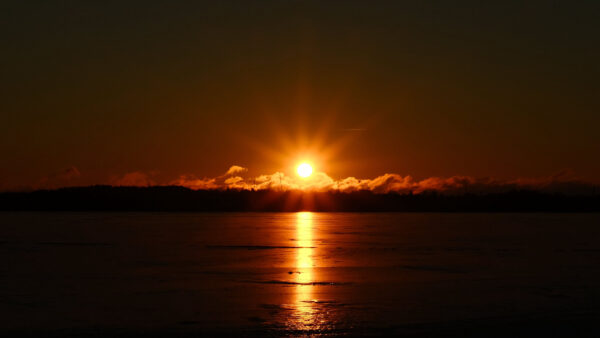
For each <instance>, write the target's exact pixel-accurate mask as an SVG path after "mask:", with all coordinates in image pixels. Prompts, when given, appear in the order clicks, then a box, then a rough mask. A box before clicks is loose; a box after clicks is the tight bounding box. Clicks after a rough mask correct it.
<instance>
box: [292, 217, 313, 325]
mask: <svg viewBox="0 0 600 338" xmlns="http://www.w3.org/2000/svg"><path fill="white" fill-rule="evenodd" d="M296 240H297V243H298V244H297V245H298V247H300V248H299V249H297V256H296V270H297V271H296V273H295V274H294V275H295V282H296V283H297V284H296V293H295V302H294V303H295V307H296V309H297V321H296V323H295V326H296V327H297V328H298V329H310V328H311V327H312V326H314V325H315V324H316V323H315V320H316V318H315V312H314V308H313V303H314V301H315V299H314V296H313V288H314V285H313V284H312V283H313V282H314V280H313V278H314V273H313V268H314V262H313V257H312V256H313V246H314V244H313V214H312V213H311V212H299V213H297V219H296Z"/></svg>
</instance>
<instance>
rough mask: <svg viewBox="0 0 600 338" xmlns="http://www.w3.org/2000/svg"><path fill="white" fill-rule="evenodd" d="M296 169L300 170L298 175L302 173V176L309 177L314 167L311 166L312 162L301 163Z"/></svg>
mask: <svg viewBox="0 0 600 338" xmlns="http://www.w3.org/2000/svg"><path fill="white" fill-rule="evenodd" d="M296 171H297V172H298V175H300V177H308V176H310V174H312V171H313V169H312V167H311V166H310V164H308V163H301V164H300V165H299V166H298V168H297V169H296Z"/></svg>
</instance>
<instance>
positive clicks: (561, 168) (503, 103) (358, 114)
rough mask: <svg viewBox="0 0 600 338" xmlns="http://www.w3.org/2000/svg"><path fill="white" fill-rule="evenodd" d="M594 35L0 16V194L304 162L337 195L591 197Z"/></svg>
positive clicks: (476, 24) (442, 18) (328, 11)
mask: <svg viewBox="0 0 600 338" xmlns="http://www.w3.org/2000/svg"><path fill="white" fill-rule="evenodd" d="M599 17H600V3H599V2H597V1H527V2H523V1H496V2H492V1H484V2H481V1H406V2H403V1H343V2H342V1H214V2H200V1H197V2H189V1H181V2H178V1H169V2H165V1H149V0H146V1H88V2H81V1H53V2H49V1H3V2H2V3H1V4H0V40H1V41H2V45H1V46H0V52H1V55H2V59H1V60H2V62H1V63H0V73H1V74H2V76H1V77H0V86H1V87H0V161H1V163H2V165H1V166H0V189H21V188H40V187H42V188H43V187H59V186H69V185H89V184H134V183H135V184H137V183H141V184H176V183H177V182H179V183H186V182H189V181H190V180H192V181H193V180H200V181H209V180H210V179H216V180H217V181H219V180H221V181H224V180H225V179H226V178H224V177H225V176H223V175H225V174H226V173H227V172H228V171H229V170H230V168H231V167H232V166H234V165H235V166H239V167H240V168H243V171H242V172H243V174H244V175H246V176H247V177H248V178H245V179H246V183H247V184H250V183H249V182H252V184H255V183H256V181H255V180H256V178H257V177H261V176H263V175H273V174H275V173H281V174H282V175H286V177H287V176H289V177H293V174H294V167H295V166H296V165H297V164H298V163H299V162H300V161H309V162H311V163H312V164H313V166H314V168H315V172H317V173H322V174H324V175H326V176H327V177H328V178H329V179H331V180H332V182H342V181H343V180H345V179H347V178H351V177H352V178H355V179H356V180H361V179H362V180H376V179H377V178H378V177H383V175H386V174H389V175H397V177H398V178H399V180H404V178H405V177H407V176H409V177H411V182H412V181H413V180H414V181H415V182H422V181H426V180H428V179H430V178H436V179H441V180H446V179H451V178H453V177H467V178H469V179H474V180H482V179H484V180H487V181H485V182H490V180H491V181H494V182H496V180H500V181H502V182H521V181H519V180H523V179H533V180H535V179H539V178H544V177H546V178H547V177H565V175H567V176H568V177H571V178H574V179H577V180H583V181H589V182H595V183H598V182H600V156H599V154H600V133H599V132H598V129H599V127H598V126H600V103H599V100H598V98H599V97H600V95H599V94H600V90H599V89H600V85H599V82H598V78H599V75H600V65H599V62H598V60H600V20H598V18H599ZM565 173H567V174H565ZM230 174H231V173H230ZM557 175H558V176H557ZM229 176H232V177H237V174H236V175H229ZM317 176H318V175H315V177H317ZM230 178H231V177H230ZM400 178H401V179H400ZM136 182H137V183H136ZM230 182H233V181H230ZM478 182H479V181H478ZM186 184H187V183H186ZM335 184H338V185H339V183H335ZM188 185H189V184H188Z"/></svg>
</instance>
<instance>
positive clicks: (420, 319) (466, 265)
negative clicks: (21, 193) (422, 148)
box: [0, 213, 600, 337]
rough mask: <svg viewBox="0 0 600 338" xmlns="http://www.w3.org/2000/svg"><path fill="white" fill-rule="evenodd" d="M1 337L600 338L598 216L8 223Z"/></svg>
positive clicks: (67, 217) (55, 218)
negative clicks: (331, 337) (507, 337)
mask: <svg viewBox="0 0 600 338" xmlns="http://www.w3.org/2000/svg"><path fill="white" fill-rule="evenodd" d="M0 260H1V262H2V264H1V265H0V335H5V336H32V337H34V336H35V337H39V336H56V337H62V336H81V337H89V336H102V337H104V336H126V337H127V336H157V337H158V336H165V335H170V336H186V337H187V336H190V337H192V336H197V335H206V336H214V335H236V336H244V335H245V336H279V335H319V334H323V335H350V336H354V335H390V334H403V335H408V336H430V335H439V336H465V335H472V336H505V335H523V336H533V335H540V336H541V335H545V336H548V335H556V336H595V335H597V334H598V333H600V330H599V329H598V325H600V324H599V323H600V215H599V214H433V213H432V214H412V213H409V214H400V213H396V214H382V213H381V214H380V213H366V214H353V213H230V214H194V213H187V214H172V213H114V214H111V213H0Z"/></svg>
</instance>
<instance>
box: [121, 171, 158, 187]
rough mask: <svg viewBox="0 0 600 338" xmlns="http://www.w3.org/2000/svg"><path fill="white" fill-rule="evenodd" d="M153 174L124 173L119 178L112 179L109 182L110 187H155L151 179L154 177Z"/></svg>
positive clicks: (139, 172)
mask: <svg viewBox="0 0 600 338" xmlns="http://www.w3.org/2000/svg"><path fill="white" fill-rule="evenodd" d="M155 175H156V173H155V172H151V173H144V172H141V171H134V172H130V173H126V174H125V175H123V176H121V177H113V178H111V180H110V183H111V185H116V186H134V187H148V186H151V185H156V182H155V181H154V180H153V179H152V176H155Z"/></svg>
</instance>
